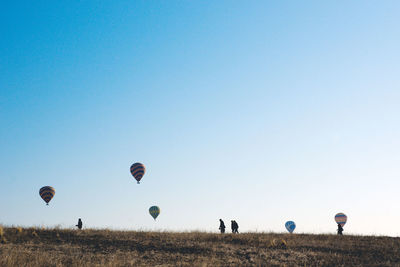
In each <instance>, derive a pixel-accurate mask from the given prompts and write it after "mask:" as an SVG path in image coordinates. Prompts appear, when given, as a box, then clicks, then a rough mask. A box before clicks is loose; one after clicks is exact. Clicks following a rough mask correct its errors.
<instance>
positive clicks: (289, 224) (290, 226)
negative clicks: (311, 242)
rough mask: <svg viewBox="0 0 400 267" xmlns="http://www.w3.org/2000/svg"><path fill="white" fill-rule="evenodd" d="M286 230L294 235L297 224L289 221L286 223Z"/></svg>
mask: <svg viewBox="0 0 400 267" xmlns="http://www.w3.org/2000/svg"><path fill="white" fill-rule="evenodd" d="M285 227H286V229H287V230H288V231H289V233H293V231H294V229H296V224H295V223H294V221H287V222H286V223H285Z"/></svg>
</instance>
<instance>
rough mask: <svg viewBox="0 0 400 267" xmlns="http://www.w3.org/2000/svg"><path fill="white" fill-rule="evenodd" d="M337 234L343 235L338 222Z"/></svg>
mask: <svg viewBox="0 0 400 267" xmlns="http://www.w3.org/2000/svg"><path fill="white" fill-rule="evenodd" d="M337 234H338V235H343V227H342V226H341V225H340V223H338V224H337Z"/></svg>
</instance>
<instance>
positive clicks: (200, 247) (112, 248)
mask: <svg viewBox="0 0 400 267" xmlns="http://www.w3.org/2000/svg"><path fill="white" fill-rule="evenodd" d="M0 239H1V243H0V266H400V238H392V237H375V236H336V235H306V234H292V235H290V234H271V233H265V234H263V233H247V234H239V235H232V234H224V235H221V234H213V233H201V232H190V233H169V232H133V231H109V230H90V229H86V230H82V231H78V230H66V229H37V228H10V227H4V228H3V227H1V228H0Z"/></svg>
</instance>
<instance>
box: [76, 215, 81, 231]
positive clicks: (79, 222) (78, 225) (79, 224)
mask: <svg viewBox="0 0 400 267" xmlns="http://www.w3.org/2000/svg"><path fill="white" fill-rule="evenodd" d="M82 225H83V224H82V220H81V218H79V220H78V224H77V225H75V226H76V227H78V229H79V230H81V229H82Z"/></svg>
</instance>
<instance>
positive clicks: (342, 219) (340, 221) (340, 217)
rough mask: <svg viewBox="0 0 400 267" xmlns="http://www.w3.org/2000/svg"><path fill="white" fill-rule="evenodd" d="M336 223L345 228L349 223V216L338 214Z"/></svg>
mask: <svg viewBox="0 0 400 267" xmlns="http://www.w3.org/2000/svg"><path fill="white" fill-rule="evenodd" d="M335 222H336V223H337V224H340V225H341V226H342V227H343V226H344V225H345V224H346V222H347V216H346V215H345V214H344V213H338V214H336V215H335Z"/></svg>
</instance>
